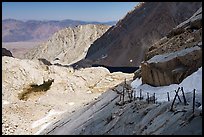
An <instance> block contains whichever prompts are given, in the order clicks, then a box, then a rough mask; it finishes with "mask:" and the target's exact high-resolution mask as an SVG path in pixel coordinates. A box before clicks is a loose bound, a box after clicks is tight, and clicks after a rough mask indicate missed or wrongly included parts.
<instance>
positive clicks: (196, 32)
mask: <svg viewBox="0 0 204 137" xmlns="http://www.w3.org/2000/svg"><path fill="white" fill-rule="evenodd" d="M201 66H202V7H201V8H200V9H199V10H198V11H197V12H196V13H194V14H193V16H192V17H191V18H190V19H188V20H186V21H185V22H183V23H181V24H180V25H178V26H177V27H176V28H174V29H173V30H172V31H170V33H169V34H168V35H167V36H166V37H164V38H162V39H161V40H159V41H158V42H156V43H155V44H154V45H153V46H151V47H150V48H149V51H148V52H147V53H146V56H145V61H144V62H142V63H141V76H142V82H143V83H146V84H150V85H154V86H165V85H169V84H173V83H174V84H178V83H180V82H181V81H182V80H183V79H184V78H186V77H187V76H189V75H191V74H192V73H193V72H195V71H196V70H198V68H199V67H201Z"/></svg>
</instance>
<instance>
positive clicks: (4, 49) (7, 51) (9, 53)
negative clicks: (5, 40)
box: [2, 48, 13, 57]
mask: <svg viewBox="0 0 204 137" xmlns="http://www.w3.org/2000/svg"><path fill="white" fill-rule="evenodd" d="M2 56H9V57H13V55H12V53H11V51H9V50H7V49H6V48H2Z"/></svg>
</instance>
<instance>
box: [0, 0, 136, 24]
mask: <svg viewBox="0 0 204 137" xmlns="http://www.w3.org/2000/svg"><path fill="white" fill-rule="evenodd" d="M137 4H138V2H3V3H2V18H3V19H8V18H12V19H20V20H63V19H74V20H83V21H117V20H119V19H121V18H123V17H124V16H125V15H126V13H127V12H128V11H130V10H132V9H133V8H134V7H135V6H136V5H137Z"/></svg>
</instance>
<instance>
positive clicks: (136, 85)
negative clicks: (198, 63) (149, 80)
mask: <svg viewBox="0 0 204 137" xmlns="http://www.w3.org/2000/svg"><path fill="white" fill-rule="evenodd" d="M131 87H132V88H133V90H134V91H135V92H138V91H139V90H140V89H142V94H143V96H144V97H145V95H146V93H147V92H149V94H150V96H151V95H153V94H154V93H155V94H156V95H155V96H156V98H157V102H165V101H168V100H167V92H169V95H170V100H173V98H174V96H175V90H177V89H178V87H183V90H184V92H185V93H192V92H193V89H196V102H199V103H201V107H199V108H200V109H202V67H201V68H199V69H198V70H197V71H196V72H194V73H193V74H191V75H190V76H188V77H186V78H185V79H184V80H183V81H182V82H181V83H180V84H171V85H169V86H160V87H153V86H150V85H148V84H142V79H141V78H140V79H138V78H137V79H135V80H134V81H133V82H132V83H131ZM136 94H137V93H136ZM179 95H181V96H182V93H181V92H179ZM145 98H146V97H145Z"/></svg>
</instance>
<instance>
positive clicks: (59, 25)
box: [2, 19, 115, 42]
mask: <svg viewBox="0 0 204 137" xmlns="http://www.w3.org/2000/svg"><path fill="white" fill-rule="evenodd" d="M85 24H107V25H113V24H115V22H114V21H113V22H85V21H78V20H69V19H67V20H62V21H57V20H50V21H40V20H28V21H21V20H15V19H5V20H2V41H3V42H19V41H21V42H22V41H42V40H43V41H44V40H47V39H48V38H49V37H50V36H52V35H53V34H54V33H55V32H57V31H59V30H61V29H63V28H66V27H74V26H76V25H85Z"/></svg>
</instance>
